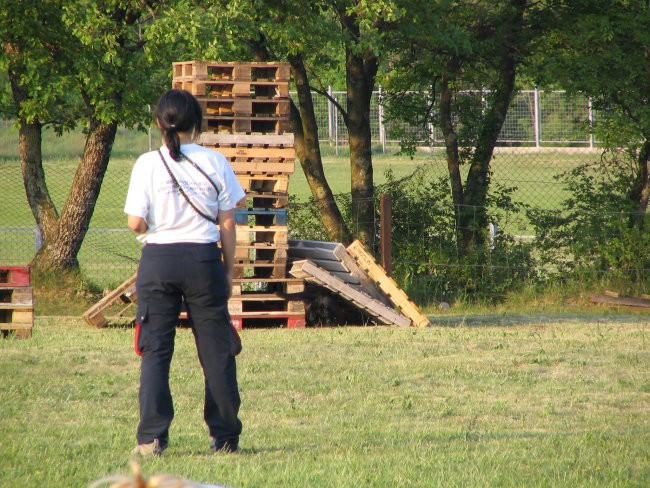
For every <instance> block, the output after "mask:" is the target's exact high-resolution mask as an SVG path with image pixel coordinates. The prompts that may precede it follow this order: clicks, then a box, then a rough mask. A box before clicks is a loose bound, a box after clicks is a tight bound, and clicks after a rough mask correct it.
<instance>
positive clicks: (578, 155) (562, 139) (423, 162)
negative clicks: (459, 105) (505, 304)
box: [0, 90, 650, 303]
mask: <svg viewBox="0 0 650 488" xmlns="http://www.w3.org/2000/svg"><path fill="white" fill-rule="evenodd" d="M331 95H332V97H333V98H335V99H337V100H338V102H339V103H341V104H342V105H345V94H344V93H338V92H331ZM380 96H381V93H380V92H377V93H376V94H375V97H374V98H373V112H372V134H373V143H374V144H375V147H376V155H375V161H376V163H375V164H376V165H377V167H380V166H381V165H382V164H383V159H382V158H388V157H389V156H388V155H389V154H391V153H394V152H395V150H396V149H397V144H398V141H397V140H396V139H393V138H392V136H391V134H393V132H394V129H395V126H394V125H391V124H384V122H383V118H382V117H383V116H382V108H381V105H380V104H378V103H377V102H378V99H379V98H380ZM314 102H315V108H316V112H317V114H318V123H319V136H320V139H321V144H322V145H323V147H324V148H326V147H328V146H332V148H331V149H329V150H327V151H324V154H326V157H325V159H326V162H328V161H329V162H328V164H332V165H341V166H340V167H341V168H342V169H343V168H344V167H346V166H349V164H348V162H347V160H346V158H345V157H344V154H345V151H346V148H345V142H346V131H345V127H344V125H343V121H342V120H341V118H340V116H338V115H337V114H336V111H335V110H334V107H333V105H332V104H331V103H330V102H329V101H328V100H327V99H326V98H325V97H322V96H319V95H316V94H315V95H314ZM588 120H593V114H592V113H591V111H590V107H589V103H588V100H586V99H576V98H572V97H568V96H567V95H566V94H565V93H563V92H557V91H553V92H539V91H535V90H532V91H523V92H520V93H519V94H518V95H517V97H516V98H515V100H514V102H513V105H512V109H511V111H510V113H509V114H508V118H507V120H506V123H505V125H504V127H503V130H502V132H501V139H500V142H499V147H498V148H497V150H496V152H495V155H494V159H493V163H492V188H493V190H494V191H495V192H496V193H495V195H494V197H493V203H492V205H491V208H490V219H491V223H490V227H489V229H487V230H486V232H487V234H488V236H487V238H488V239H490V242H493V243H496V244H498V242H499V239H502V238H503V239H505V238H506V237H507V239H510V240H511V241H510V244H509V245H510V248H511V249H516V246H518V245H520V244H522V243H531V242H533V241H534V240H535V238H536V230H535V227H534V225H533V222H532V220H531V212H538V213H541V214H543V215H546V216H548V217H549V218H551V217H553V218H558V219H561V218H562V212H561V210H560V209H561V204H562V202H563V201H564V200H565V199H566V198H568V197H569V196H570V194H569V192H568V189H567V184H566V180H563V179H559V178H558V176H559V175H561V174H563V173H566V172H568V171H570V170H572V169H574V168H576V167H578V166H579V165H582V164H585V163H589V162H593V161H596V160H597V159H598V158H599V152H598V151H597V150H596V149H594V148H595V146H596V143H595V141H594V140H593V138H592V137H591V136H590V134H589V132H588V130H587V124H586V122H587V121H588ZM1 124H2V125H0V194H1V195H2V205H1V207H0V263H2V264H4V265H14V264H25V263H28V262H29V261H30V260H31V259H32V257H33V255H34V253H35V252H36V250H37V249H38V247H39V245H40V240H39V239H40V236H39V235H38V233H37V232H36V230H35V228H34V219H33V216H32V215H31V211H30V209H29V206H28V204H27V201H26V197H25V190H24V186H23V182H22V176H21V169H20V162H19V159H18V155H17V152H18V150H17V147H18V144H17V133H16V130H15V129H14V128H12V124H11V122H8V121H3V122H2V123H1ZM154 134H155V132H154ZM425 136H426V135H425V134H423V137H425ZM430 136H431V137H432V138H433V140H434V141H435V140H436V138H439V137H440V135H439V134H436V132H435V131H432V132H430ZM45 141H46V144H45V145H44V148H43V149H44V168H45V172H46V177H47V183H48V188H49V191H50V193H51V195H52V197H53V199H54V201H55V203H56V205H57V207H58V208H59V209H60V208H62V206H63V204H64V201H65V197H66V195H67V193H68V190H69V186H70V183H71V180H72V176H73V174H74V170H75V168H76V163H77V161H78V158H79V156H80V155H81V150H82V148H83V135H82V134H80V133H79V134H71V135H68V136H66V137H64V138H62V139H58V138H55V137H46V138H45ZM152 144H153V145H154V146H156V145H157V144H158V136H157V134H155V135H154V136H153V137H151V134H147V133H137V132H132V131H127V130H124V129H121V130H120V131H119V133H118V136H117V139H116V143H115V145H114V149H113V153H112V157H111V162H110V164H109V167H108V170H107V172H106V175H105V177H104V181H103V185H102V190H101V193H100V195H99V199H98V201H97V205H96V207H95V211H94V214H93V218H92V220H91V224H90V228H89V229H88V232H87V234H86V237H85V240H84V243H83V246H82V248H81V251H80V253H79V261H80V265H81V268H82V270H83V272H84V274H85V275H86V276H87V277H88V279H89V280H91V281H92V282H94V283H97V284H98V285H100V286H104V287H114V286H116V285H118V284H120V283H121V282H122V281H124V280H125V279H127V278H128V277H129V276H131V275H132V274H133V273H134V272H135V270H136V268H137V263H138V260H139V254H140V244H139V243H138V242H137V241H136V240H135V238H134V236H133V234H132V233H131V232H130V231H129V230H128V229H127V228H126V219H125V216H124V214H123V205H124V200H125V197H126V191H127V186H128V182H129V177H130V171H131V167H132V164H133V162H134V161H135V159H136V158H137V156H138V155H140V154H141V153H143V152H146V151H148V150H149V149H150V148H151V146H152ZM328 151H329V153H331V155H328ZM384 153H386V154H384ZM337 154H339V157H336V156H337ZM391 157H392V156H391ZM393 160H394V159H392V160H391V161H393ZM400 166H401V168H402V169H401V171H402V172H401V173H400V175H396V178H397V179H399V178H401V177H403V176H405V175H407V174H409V173H411V171H412V170H415V168H416V167H417V166H421V167H423V168H424V169H423V170H422V171H421V172H420V175H424V176H418V178H420V179H417V178H414V179H411V180H406V181H405V183H404V184H405V185H406V187H407V188H408V186H409V185H410V186H411V189H413V187H414V186H417V187H421V188H422V189H423V190H425V189H426V190H427V191H429V194H427V195H425V196H427V197H429V196H430V200H432V201H430V202H428V205H424V204H423V202H422V201H416V200H417V198H416V199H415V200H414V199H412V198H411V197H409V194H408V192H406V193H405V194H404V195H403V198H400V196H399V195H397V197H396V198H394V212H393V215H394V230H393V236H394V240H395V241H396V244H394V251H393V255H394V261H395V262H396V263H399V266H398V268H399V267H401V269H403V270H405V269H407V268H408V267H411V268H413V269H417V270H418V272H417V275H418V280H413V279H412V277H409V276H407V273H406V272H404V271H403V272H402V276H401V277H402V279H403V280H404V281H407V282H408V281H409V280H411V281H410V282H411V283H412V285H413V286H412V287H411V289H410V292H411V293H412V294H413V295H414V296H413V297H414V299H417V300H418V301H419V302H420V303H430V302H433V301H437V300H441V299H445V298H447V297H448V296H450V294H452V290H450V289H449V288H450V286H453V280H451V281H450V280H449V279H448V278H445V276H446V275H447V274H448V273H446V272H444V270H448V269H452V268H453V269H454V270H455V271H456V272H457V273H456V274H457V275H458V276H460V277H462V276H468V277H469V276H470V273H464V272H461V271H462V270H467V269H474V270H475V272H474V273H473V274H471V276H473V278H472V279H475V280H480V279H483V280H486V282H490V281H491V282H494V283H497V281H499V280H514V279H521V278H525V277H526V276H529V275H532V274H535V273H536V274H537V275H540V274H544V273H550V272H552V271H557V270H558V264H557V263H558V261H557V260H554V261H552V263H551V260H550V258H548V252H547V251H545V250H539V249H538V250H536V251H531V250H528V251H527V252H528V255H527V256H528V257H526V258H523V257H521V255H517V254H516V253H510V254H508V253H505V254H504V255H502V256H501V255H500V256H499V257H498V259H497V257H496V251H494V250H495V249H496V250H498V245H496V244H495V245H493V246H492V247H491V249H492V251H493V254H494V255H492V256H491V257H489V259H484V258H485V256H484V257H483V258H479V257H473V258H470V259H468V258H467V257H462V253H461V252H460V250H458V249H457V252H456V253H455V256H456V258H454V246H457V244H456V243H455V241H454V237H453V236H454V235H455V233H456V232H457V231H458V230H459V229H458V228H457V222H455V221H454V218H453V206H451V205H449V204H448V202H446V201H445V197H444V196H443V194H444V180H445V177H446V175H447V167H446V162H445V160H444V153H443V151H438V150H435V149H434V150H431V152H429V153H427V154H422V153H420V154H418V155H417V156H416V159H415V160H414V161H413V162H410V160H406V158H402V163H400ZM337 167H338V166H337ZM348 170H349V168H348ZM297 171H300V170H299V169H298V170H297ZM375 174H376V176H377V170H376V172H375ZM292 178H293V179H295V180H300V179H302V180H303V181H302V183H297V185H300V184H302V185H303V186H306V183H304V177H302V175H299V174H296V175H294V176H293V177H292ZM294 187H295V185H293V184H292V185H291V188H294ZM383 191H388V190H387V187H382V186H381V185H380V186H378V188H377V193H378V194H379V193H381V192H383ZM436 192H438V193H436ZM308 194H309V193H308V191H307V192H304V193H303V195H304V196H303V197H301V198H300V199H299V200H298V201H296V200H293V201H292V203H290V205H289V217H290V220H289V231H290V237H291V238H307V239H321V240H326V239H327V237H326V236H325V233H324V232H323V230H322V229H320V228H318V226H314V225H313V220H310V218H313V217H314V216H315V215H317V211H316V208H315V206H313V205H310V204H309V203H308V202H306V200H307V195H308ZM436 195H438V196H436ZM499 198H500V199H501V200H499ZM337 201H338V203H339V205H340V206H341V208H343V209H344V213H346V215H349V210H350V208H349V206H350V199H349V195H348V194H342V195H339V196H338V197H337ZM500 202H506V203H507V204H505V203H504V204H503V205H502V204H500ZM425 203H426V202H425ZM422 205H424V206H422ZM398 206H401V210H399V211H397V210H396V209H397V207H398ZM420 206H422V207H420ZM377 208H378V206H377ZM436 212H437V213H436ZM432 214H433V215H435V219H433V220H432ZM375 215H377V216H378V212H375ZM609 217H611V216H609V214H608V213H607V212H603V213H602V215H597V216H595V217H594V219H593V221H594V223H593V229H594V231H593V232H594V238H595V239H596V240H601V241H602V242H606V241H607V240H611V238H612V235H611V226H610V225H601V226H599V225H598V224H597V223H596V221H597V220H598V219H601V220H603V221H605V220H608V219H609ZM627 217H629V216H628V215H625V214H624V212H621V214H620V215H619V218H620V219H621V221H624V220H625V219H626V218H627ZM610 220H611V219H610ZM310 222H311V223H310ZM370 225H372V226H373V227H374V229H375V235H376V236H377V238H379V236H380V235H381V229H380V228H379V220H378V218H377V220H376V221H373V222H371V223H370ZM351 230H352V231H353V232H354V230H355V229H351ZM599 232H602V235H599V234H598V233H599ZM396 234H397V237H399V238H396V237H395V236H396ZM502 236H503V237H502ZM406 242H410V243H414V245H413V246H410V247H411V248H413V249H418V250H417V251H413V250H409V251H408V253H407V252H406V250H403V249H401V248H400V247H399V246H400V244H399V243H406ZM405 248H406V244H404V249H405ZM488 248H490V246H488ZM488 250H490V249H488ZM648 250H650V249H646V248H641V249H639V252H645V254H646V255H650V253H648V252H647V251H648ZM443 251H444V252H443ZM564 252H565V253H566V260H567V263H568V262H569V261H571V260H573V259H574V257H575V256H571V254H572V253H579V252H580V250H579V249H577V248H576V249H572V248H571V247H569V248H566V249H565V251H564ZM530 253H533V254H534V255H531V254H530ZM545 259H549V260H548V261H546V262H545V261H544V260H545ZM636 269H637V271H638V272H640V273H642V274H644V276H646V277H647V269H646V266H645V265H641V266H637V267H636ZM476 270H478V272H476ZM603 272H606V270H604V271H603ZM477 277H478V278H477ZM459 279H462V278H459ZM468 279H469V278H468ZM646 281H647V280H646ZM407 284H408V283H407ZM502 288H503V287H498V286H496V285H495V287H494V289H495V290H496V291H495V293H500V291H499V290H502Z"/></svg>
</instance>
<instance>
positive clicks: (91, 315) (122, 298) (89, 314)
mask: <svg viewBox="0 0 650 488" xmlns="http://www.w3.org/2000/svg"><path fill="white" fill-rule="evenodd" d="M136 279H137V275H136V274H134V275H133V276H131V277H130V278H129V279H127V280H126V281H125V282H124V283H122V284H121V285H120V286H118V287H117V288H116V289H114V290H113V291H111V292H110V293H109V294H108V295H106V296H105V297H104V298H102V299H101V300H100V301H99V302H97V303H96V304H95V305H93V306H92V307H90V308H89V309H88V310H86V311H85V312H84V313H83V314H82V317H83V319H84V320H85V321H86V323H87V324H88V325H91V326H93V327H105V326H106V325H108V318H107V317H106V316H105V313H104V312H105V311H106V309H108V308H109V307H111V306H112V305H115V304H116V303H117V304H123V305H125V306H123V308H122V310H121V311H120V312H119V313H118V315H120V316H121V315H122V314H123V313H124V311H126V309H128V308H130V307H131V305H132V304H134V303H136V302H137V295H136V290H135V281H136Z"/></svg>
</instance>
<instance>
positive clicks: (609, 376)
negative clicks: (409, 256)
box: [0, 316, 650, 488]
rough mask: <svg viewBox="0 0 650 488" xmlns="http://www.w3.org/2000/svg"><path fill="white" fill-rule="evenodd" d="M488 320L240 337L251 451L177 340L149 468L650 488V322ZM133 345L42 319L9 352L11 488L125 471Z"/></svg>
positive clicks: (1, 374) (3, 468)
mask: <svg viewBox="0 0 650 488" xmlns="http://www.w3.org/2000/svg"><path fill="white" fill-rule="evenodd" d="M434 322H435V319H434ZM460 323H465V324H470V325H464V326H459V325H458V324H460ZM480 323H489V324H495V323H499V317H492V319H489V318H484V320H483V322H476V323H475V324H476V325H474V326H471V324H472V320H471V317H470V318H465V319H463V318H462V317H456V318H455V319H454V318H453V317H448V318H446V319H445V324H446V325H445V326H442V325H438V326H434V327H430V328H427V329H417V330H415V329H410V330H404V329H397V328H391V327H347V328H316V329H313V328H312V329H306V330H287V329H282V330H277V329H276V330H257V329H250V330H245V331H244V332H243V341H244V352H243V353H242V355H241V356H240V359H239V362H238V367H239V380H240V388H241V394H242V410H241V418H242V420H243V423H244V432H243V435H242V439H241V445H242V447H243V453H242V454H240V455H216V456H215V455H211V454H209V452H208V446H207V434H206V430H205V427H204V425H203V422H202V413H201V408H202V407H201V405H202V379H201V374H200V372H199V365H198V361H197V359H196V353H195V351H194V344H193V339H192V337H191V333H190V331H189V330H187V329H180V330H179V331H178V334H177V341H176V342H177V348H176V353H175V357H174V361H173V364H172V389H173V392H174V395H175V406H176V419H175V420H174V423H173V424H172V430H171V444H170V448H169V449H168V450H167V452H166V455H165V457H164V458H162V459H155V460H149V459H147V460H144V462H143V470H144V473H145V474H148V475H151V474H154V473H161V472H162V473H173V474H177V475H182V476H185V477H187V478H191V479H194V480H197V481H200V482H204V483H221V484H226V485H228V486H232V487H275V486H277V487H283V488H284V487H359V486H368V487H388V486H421V487H432V486H440V487H456V486H458V487H467V486H471V487H480V486H517V487H519V486H558V487H567V486H571V487H573V486H585V487H587V486H588V487H598V486H602V487H612V486H614V487H645V486H648V485H650V425H649V421H648V410H649V408H650V354H649V349H648V341H649V339H650V337H648V334H649V333H650V329H649V328H648V326H649V325H650V322H649V321H648V320H647V317H645V318H644V317H643V316H635V317H634V316H621V317H619V318H618V319H617V318H612V317H610V318H609V319H604V318H603V319H600V320H599V319H596V318H594V317H593V316H592V317H582V318H580V317H576V319H574V320H569V321H565V322H562V323H558V322H553V321H551V322H548V321H545V322H542V321H540V322H538V321H537V319H536V318H534V317H528V318H523V320H522V321H520V322H519V323H518V324H517V325H508V326H494V325H490V326H485V325H479V324H480ZM132 336H133V331H132V330H131V329H129V328H109V329H101V330H98V329H93V328H89V327H88V326H86V325H85V324H83V323H81V322H80V321H77V320H68V319H64V318H60V319H55V318H40V319H38V320H37V322H36V326H35V332H34V337H33V338H32V339H30V340H25V341H18V340H1V341H0V378H2V380H1V381H0V409H1V411H2V415H0V439H1V441H0V487H3V488H4V487H7V488H14V487H17V486H20V487H27V486H46V487H48V488H55V487H66V488H68V487H83V486H87V485H88V483H90V482H91V481H92V480H94V479H97V478H100V477H103V476H105V475H108V474H113V473H128V472H129V467H128V459H129V451H130V449H131V448H132V447H133V444H134V429H135V426H136V422H137V382H138V358H137V357H136V356H135V355H134V354H133V352H132V347H131V344H132Z"/></svg>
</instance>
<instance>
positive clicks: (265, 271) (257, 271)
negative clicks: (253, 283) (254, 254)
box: [232, 260, 287, 279]
mask: <svg viewBox="0 0 650 488" xmlns="http://www.w3.org/2000/svg"><path fill="white" fill-rule="evenodd" d="M286 275H287V263H286V262H281V261H261V260H256V261H255V262H252V263H250V262H241V261H240V262H235V263H234V265H233V270H232V276H233V278H234V279H237V278H258V279H264V278H284V277H285V276H286Z"/></svg>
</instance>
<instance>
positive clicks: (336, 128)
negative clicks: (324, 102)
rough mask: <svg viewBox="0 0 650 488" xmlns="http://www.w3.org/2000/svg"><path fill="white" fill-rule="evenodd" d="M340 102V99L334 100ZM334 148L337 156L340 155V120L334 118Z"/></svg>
mask: <svg viewBox="0 0 650 488" xmlns="http://www.w3.org/2000/svg"><path fill="white" fill-rule="evenodd" d="M334 100H335V101H337V102H338V101H339V100H338V98H335V99H334ZM334 147H335V148H336V155H337V156H338V155H339V118H338V117H334Z"/></svg>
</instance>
